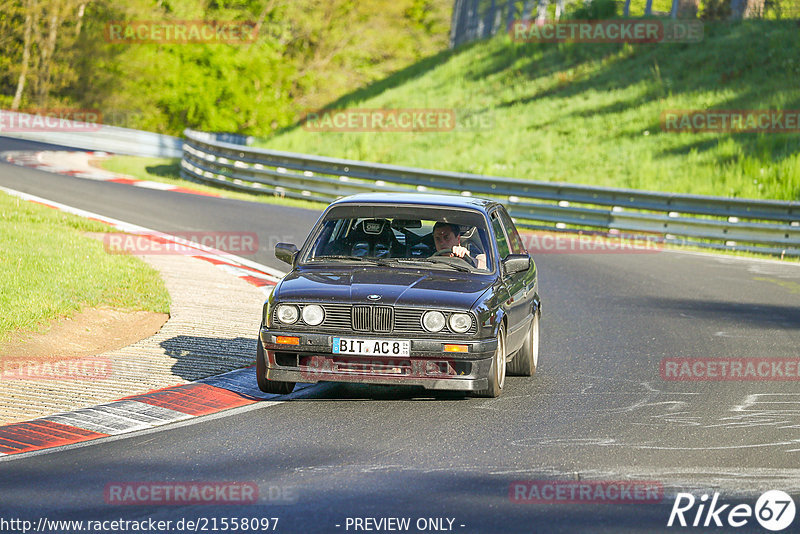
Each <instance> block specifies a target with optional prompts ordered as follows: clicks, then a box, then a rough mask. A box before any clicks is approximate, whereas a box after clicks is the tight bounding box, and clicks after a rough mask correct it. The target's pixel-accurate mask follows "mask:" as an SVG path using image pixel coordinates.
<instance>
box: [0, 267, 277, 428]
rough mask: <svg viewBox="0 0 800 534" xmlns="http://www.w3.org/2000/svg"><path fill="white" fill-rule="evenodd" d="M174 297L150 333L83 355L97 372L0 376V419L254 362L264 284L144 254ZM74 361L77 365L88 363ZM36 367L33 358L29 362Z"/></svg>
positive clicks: (111, 396) (73, 406)
mask: <svg viewBox="0 0 800 534" xmlns="http://www.w3.org/2000/svg"><path fill="white" fill-rule="evenodd" d="M142 259H144V260H145V261H146V262H148V263H149V264H150V265H152V266H153V267H155V268H156V269H157V270H158V271H159V272H160V273H161V276H162V278H163V279H164V282H165V284H166V287H167V290H168V291H169V294H170V297H171V299H172V304H171V307H170V318H169V320H168V321H167V322H166V323H165V324H164V326H163V327H162V328H161V330H160V331H159V332H157V333H156V334H155V335H153V336H151V337H149V338H146V339H143V340H141V341H139V342H137V343H134V344H133V345H129V346H127V347H124V348H122V349H118V350H113V351H109V352H105V353H102V354H98V355H95V356H92V357H87V358H86V359H85V360H86V361H89V362H90V363H89V365H91V366H94V367H93V368H95V369H97V366H98V365H99V366H100V367H99V369H101V372H96V371H95V372H90V373H89V374H90V375H93V376H92V377H90V378H85V377H82V376H81V377H78V378H76V377H74V376H72V374H70V373H67V375H68V376H60V373H55V374H53V375H52V376H48V377H47V378H37V379H36V380H30V379H20V378H15V379H7V380H0V383H1V384H0V385H2V387H0V425H2V424H7V423H12V422H17V421H25V420H29V419H33V418H36V417H42V416H47V415H51V414H54V413H58V412H64V411H70V410H75V409H78V408H83V407H89V406H94V405H97V404H100V403H104V402H109V401H113V400H117V399H121V398H123V397H126V396H129V395H134V394H138V393H146V392H148V391H151V390H154V389H159V388H163V387H167V386H174V385H179V384H186V383H188V382H191V381H193V380H197V379H200V378H205V377H208V376H213V375H216V374H219V373H223V372H225V371H230V370H233V369H237V368H240V367H246V366H249V365H251V364H252V363H253V362H254V359H255V351H256V338H257V333H258V326H259V321H260V319H261V307H262V304H263V302H264V298H265V297H264V290H263V289H262V288H259V287H256V286H254V285H251V284H249V283H247V282H246V281H244V280H242V279H240V278H238V277H236V276H233V275H232V274H230V273H228V272H226V271H225V270H223V269H220V268H218V267H217V266H215V265H213V264H212V263H210V262H208V261H205V260H203V259H198V258H194V257H191V256H183V255H175V254H169V255H151V256H142ZM86 361H83V362H82V361H81V359H78V361H77V363H78V364H86V363H87V362H86ZM34 365H35V363H34Z"/></svg>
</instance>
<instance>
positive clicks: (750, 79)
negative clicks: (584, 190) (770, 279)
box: [257, 21, 800, 200]
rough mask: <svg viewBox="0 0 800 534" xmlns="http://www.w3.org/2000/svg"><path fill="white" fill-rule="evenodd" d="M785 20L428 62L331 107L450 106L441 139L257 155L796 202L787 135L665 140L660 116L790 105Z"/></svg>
mask: <svg viewBox="0 0 800 534" xmlns="http://www.w3.org/2000/svg"><path fill="white" fill-rule="evenodd" d="M797 36H798V28H797V25H796V23H795V22H794V21H785V22H780V21H746V22H744V23H738V24H721V23H718V24H714V25H707V26H706V28H705V36H704V40H703V41H702V42H701V43H685V44H639V45H630V44H581V43H562V44H541V43H514V42H512V41H511V39H510V37H509V36H508V35H499V36H497V37H495V38H494V39H492V40H489V41H483V42H477V43H473V44H470V45H466V46H464V47H461V48H459V49H458V50H456V51H447V52H442V53H440V54H438V55H436V56H433V57H430V58H428V59H426V60H424V61H421V62H419V63H417V64H415V65H414V66H412V67H409V68H407V69H405V70H403V71H401V72H398V73H396V74H395V75H392V76H390V77H388V78H387V79H385V80H382V81H380V82H378V83H375V84H372V85H370V86H368V87H365V88H363V89H360V90H357V91H355V92H352V93H350V94H348V95H346V96H344V97H342V98H340V99H339V100H337V101H336V102H333V103H332V104H331V105H330V107H331V108H337V109H341V108H451V109H455V110H456V114H457V116H459V117H460V122H459V126H457V128H456V129H455V130H454V131H449V132H427V133H426V132H399V133H398V132H395V133H391V132H379V133H376V132H368V133H343V132H313V131H309V130H307V129H304V128H303V127H301V126H299V125H296V126H294V127H292V128H286V129H283V130H281V131H279V132H277V133H276V134H275V135H274V136H272V137H270V138H268V139H265V140H260V141H258V142H257V145H258V146H263V147H268V148H271V149H276V150H287V151H293V152H302V153H309V154H319V155H326V156H333V157H343V158H351V159H358V160H365V161H374V162H383V163H393V164H399V165H409V166H414V167H423V168H430V169H441V170H449V171H461V172H473V173H479V174H487V175H494V176H510V177H516V178H526V179H534V180H543V181H560V182H571V183H581V184H591V185H599V186H611V187H622V188H634V189H646V190H655V191H667V192H676V193H694V194H705V195H716V196H730V197H741V198H768V199H781V200H797V199H800V135H797V134H777V133H764V134H732V133H697V134H695V133H688V132H685V133H668V132H662V131H661V125H660V117H661V114H662V112H663V111H666V110H693V109H698V110H705V109H727V110H745V109H775V110H798V109H800V84H798V83H797V80H798V79H800V39H798V38H797Z"/></svg>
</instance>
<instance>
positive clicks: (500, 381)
mask: <svg viewBox="0 0 800 534" xmlns="http://www.w3.org/2000/svg"><path fill="white" fill-rule="evenodd" d="M505 383H506V333H505V331H504V330H503V328H502V327H501V328H500V330H499V331H498V333H497V350H496V351H495V352H494V356H493V357H492V368H491V369H490V370H489V386H488V387H487V388H486V389H482V390H480V391H476V392H475V396H476V397H499V396H500V394H501V393H502V392H503V386H504V385H505Z"/></svg>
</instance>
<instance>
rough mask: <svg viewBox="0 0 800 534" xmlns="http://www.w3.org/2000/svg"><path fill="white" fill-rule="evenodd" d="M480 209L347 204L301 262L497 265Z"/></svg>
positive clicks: (484, 268) (330, 217)
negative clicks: (494, 261)
mask: <svg viewBox="0 0 800 534" xmlns="http://www.w3.org/2000/svg"><path fill="white" fill-rule="evenodd" d="M490 251H491V241H490V240H489V233H488V231H487V227H486V221H485V218H484V217H483V215H482V214H481V213H480V212H477V211H470V210H458V209H442V208H425V207H420V206H409V207H402V206H400V207H399V206H391V207H388V206H359V207H356V206H342V207H337V208H333V209H331V210H330V211H329V212H328V214H327V215H326V216H325V218H324V219H323V220H322V221H320V223H319V224H318V226H317V228H316V229H315V231H314V232H313V241H312V243H311V245H310V246H309V247H308V248H307V250H306V252H305V254H304V256H303V258H302V260H301V263H333V262H349V261H352V262H368V263H373V264H374V263H378V264H381V265H400V266H403V265H408V266H419V265H424V266H426V267H432V268H437V269H450V270H458V271H469V272H490V271H492V270H493V266H492V265H493V255H492V254H491V252H490Z"/></svg>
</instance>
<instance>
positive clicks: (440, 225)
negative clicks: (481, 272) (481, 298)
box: [433, 221, 486, 269]
mask: <svg viewBox="0 0 800 534" xmlns="http://www.w3.org/2000/svg"><path fill="white" fill-rule="evenodd" d="M433 242H434V244H435V245H436V253H437V254H439V253H444V252H446V251H450V256H457V257H459V258H463V259H464V260H466V261H467V262H469V263H472V264H474V265H475V267H477V268H478V269H486V255H485V254H477V255H476V256H475V257H474V258H473V257H472V256H471V255H470V253H469V250H467V248H466V247H462V246H461V228H460V227H459V226H458V225H457V224H450V223H446V222H442V221H438V222H437V223H436V224H434V225H433Z"/></svg>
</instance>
